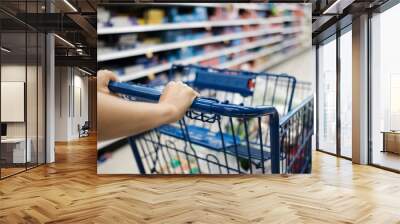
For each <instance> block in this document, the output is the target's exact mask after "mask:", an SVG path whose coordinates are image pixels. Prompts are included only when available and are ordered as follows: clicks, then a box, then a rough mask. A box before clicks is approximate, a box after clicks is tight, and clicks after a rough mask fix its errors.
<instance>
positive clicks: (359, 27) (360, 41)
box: [352, 14, 368, 164]
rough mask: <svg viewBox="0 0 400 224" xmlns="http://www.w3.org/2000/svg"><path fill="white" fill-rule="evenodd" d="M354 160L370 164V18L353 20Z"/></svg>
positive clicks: (365, 16) (362, 17) (361, 17)
mask: <svg viewBox="0 0 400 224" xmlns="http://www.w3.org/2000/svg"><path fill="white" fill-rule="evenodd" d="M352 44H353V56H352V57H353V58H352V62H353V78H352V82H353V83H352V87H353V89H352V94H353V102H352V107H353V113H352V123H353V125H352V126H353V127H352V135H353V136H352V145H353V150H352V157H353V158H352V160H353V162H354V163H358V164H367V163H368V16H367V15H366V14H364V15H361V16H360V17H357V18H354V20H353V39H352Z"/></svg>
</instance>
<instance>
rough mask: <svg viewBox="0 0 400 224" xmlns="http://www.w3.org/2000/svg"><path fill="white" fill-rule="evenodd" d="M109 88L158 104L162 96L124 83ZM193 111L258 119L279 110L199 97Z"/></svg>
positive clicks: (111, 82)
mask: <svg viewBox="0 0 400 224" xmlns="http://www.w3.org/2000/svg"><path fill="white" fill-rule="evenodd" d="M108 88H109V89H110V91H111V92H113V93H119V94H124V95H127V96H132V97H136V98H140V99H142V100H145V101H150V102H158V100H159V99H160V96H161V91H160V90H158V89H154V88H150V87H145V86H139V85H134V84H128V83H123V82H113V81H110V83H109V84H108ZM190 108H191V109H192V110H195V111H199V112H203V113H212V114H218V115H222V116H229V117H241V118H245V117H248V118H249V117H258V116H263V115H266V114H273V115H276V114H277V110H276V109H275V107H272V106H261V107H246V106H240V105H234V104H228V103H221V102H219V101H217V100H213V99H207V98H202V97H197V98H196V99H195V100H194V101H193V103H192V106H191V107H190Z"/></svg>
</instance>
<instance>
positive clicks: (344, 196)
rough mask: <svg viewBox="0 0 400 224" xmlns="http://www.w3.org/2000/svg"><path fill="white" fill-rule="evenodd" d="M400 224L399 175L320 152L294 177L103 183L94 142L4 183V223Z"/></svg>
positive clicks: (0, 210)
mask: <svg viewBox="0 0 400 224" xmlns="http://www.w3.org/2000/svg"><path fill="white" fill-rule="evenodd" d="M44 222H48V223H374V224H375V223H400V175H399V174H395V173H390V172H386V171H383V170H379V169H377V168H373V167H368V166H358V165H352V164H351V163H350V162H349V161H347V160H342V159H337V158H335V157H332V156H329V155H325V154H322V153H317V152H316V153H314V160H313V174H312V175H296V176H289V177H284V176H265V177H263V176H229V177H222V176H219V177H211V176H203V177H168V178H167V177H160V176H158V177H137V176H98V175H97V174H96V149H95V139H94V138H93V137H92V138H86V139H85V140H82V141H80V142H73V143H70V144H58V145H57V162H56V163H55V164H51V165H47V166H42V167H39V168H36V169H34V170H30V171H28V172H26V173H22V174H19V175H17V176H14V177H11V178H8V179H5V180H2V181H0V223H44Z"/></svg>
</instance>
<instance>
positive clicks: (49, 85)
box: [46, 33, 55, 163]
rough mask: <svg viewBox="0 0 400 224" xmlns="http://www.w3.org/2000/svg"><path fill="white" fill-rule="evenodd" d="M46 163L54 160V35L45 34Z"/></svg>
mask: <svg viewBox="0 0 400 224" xmlns="http://www.w3.org/2000/svg"><path fill="white" fill-rule="evenodd" d="M46 61H47V64H46V70H47V74H46V121H47V123H46V142H47V145H46V146H47V148H46V163H52V162H54V161H55V145H54V133H55V72H54V35H53V34H52V33H49V34H47V36H46Z"/></svg>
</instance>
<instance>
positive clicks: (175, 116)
mask: <svg viewBox="0 0 400 224" xmlns="http://www.w3.org/2000/svg"><path fill="white" fill-rule="evenodd" d="M197 96H199V93H197V92H196V91H194V90H193V89H192V88H190V87H189V86H187V85H186V84H184V83H182V82H174V81H172V82H169V83H168V84H167V85H166V86H165V88H164V90H163V93H162V95H161V97H160V100H159V105H160V107H162V108H163V109H166V110H167V116H168V119H167V123H171V122H175V121H178V120H179V119H181V118H182V117H183V116H184V115H185V112H186V111H187V110H188V109H189V107H190V106H191V105H192V102H193V100H194V99H195V98H196V97H197Z"/></svg>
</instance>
